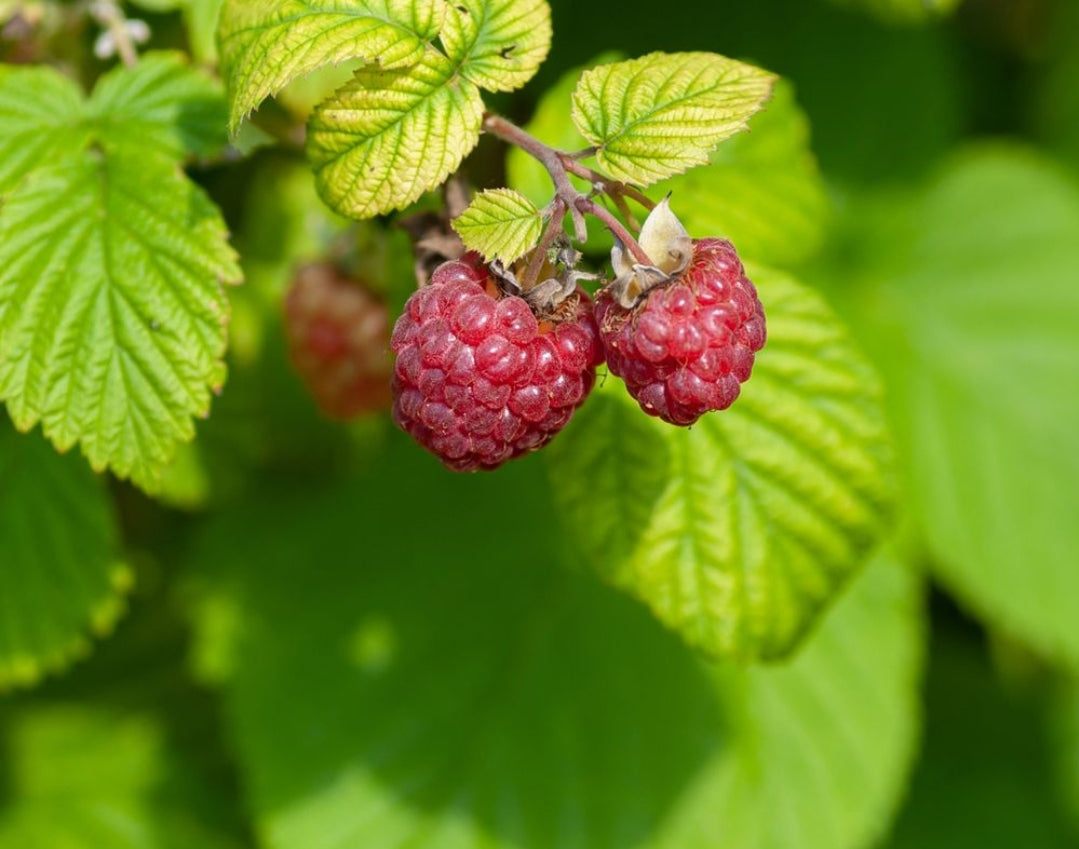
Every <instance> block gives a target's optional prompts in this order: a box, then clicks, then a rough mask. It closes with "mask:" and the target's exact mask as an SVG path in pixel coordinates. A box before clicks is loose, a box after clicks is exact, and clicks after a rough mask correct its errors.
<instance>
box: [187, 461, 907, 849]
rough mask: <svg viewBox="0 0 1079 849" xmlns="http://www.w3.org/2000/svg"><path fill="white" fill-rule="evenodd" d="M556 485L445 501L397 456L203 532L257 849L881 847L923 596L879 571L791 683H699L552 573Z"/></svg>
mask: <svg viewBox="0 0 1079 849" xmlns="http://www.w3.org/2000/svg"><path fill="white" fill-rule="evenodd" d="M537 472H538V468H537V466H536V464H534V463H530V462H528V461H525V462H524V463H522V464H521V465H519V466H517V467H515V468H507V469H505V470H504V471H503V472H500V473H499V475H497V476H487V477H483V478H475V477H468V478H463V479H462V478H458V477H451V476H448V475H445V474H444V473H443V472H442V471H441V470H440V469H437V468H436V467H435V465H434V464H433V463H430V462H429V460H428V458H425V457H422V456H420V455H419V454H418V452H416V451H415V448H414V446H412V445H410V444H407V443H405V441H404V440H399V441H397V442H396V444H395V446H394V448H393V449H392V451H391V454H390V455H389V456H387V457H386V458H385V459H384V463H383V464H382V466H381V467H380V468H379V469H378V470H376V472H375V473H374V474H373V475H372V476H371V477H370V478H369V479H364V480H360V481H356V482H355V483H354V484H351V485H349V486H347V487H344V488H338V489H333V490H329V491H326V490H323V491H321V492H296V491H295V487H291V488H289V487H288V486H285V487H280V488H278V487H263V489H262V490H261V497H260V499H259V500H257V501H255V500H252V501H250V502H248V503H247V504H246V505H244V506H243V507H242V508H241V509H240V510H239V511H237V512H233V513H231V514H230V515H228V516H222V517H220V519H219V520H218V521H217V522H216V523H215V524H214V525H213V526H211V527H209V528H208V530H207V532H206V534H205V536H204V537H203V538H202V540H201V543H200V545H199V546H197V553H196V554H195V556H196V557H197V558H198V561H199V563H200V568H202V569H203V572H204V574H205V575H206V576H207V580H216V581H217V582H218V585H219V588H218V590H217V592H219V593H221V592H223V593H225V595H226V597H228V598H229V599H231V601H230V602H229V603H227V604H225V603H222V604H217V605H214V606H213V609H214V611H216V612H215V613H214V614H213V615H212V616H211V619H212V623H211V625H210V628H211V629H212V631H213V634H214V635H215V636H216V638H217V639H219V640H224V641H225V642H226V643H229V642H231V643H232V647H231V650H223V648H224V647H222V646H218V654H217V656H218V657H225V658H230V659H229V660H228V661H226V662H225V664H224V668H225V669H226V670H227V671H226V682H227V683H226V697H227V701H228V705H229V710H228V712H227V716H228V717H229V720H230V722H231V723H232V731H233V736H234V739H236V741H237V743H238V753H239V757H240V762H241V764H242V770H243V773H244V775H245V776H246V779H247V783H248V787H249V788H250V799H251V802H252V805H253V810H254V814H255V820H256V827H257V830H258V833H259V835H260V837H261V840H262V842H263V845H265V846H267V847H269V849H346V847H354V846H378V847H380V849H402V848H403V847H406V846H420V845H422V846H424V847H427V848H428V849H450V847H464V846H467V847H473V846H476V847H479V846H483V847H486V849H511V848H512V849H516V847H522V846H527V847H529V849H556V847H557V849H562V847H567V846H587V847H589V849H623V847H627V846H633V847H637V849H774V847H779V846H798V847H799V849H856V847H863V846H865V845H866V844H867V843H868V842H869V841H870V840H871V839H872V838H873V837H875V836H878V835H879V834H880V832H881V831H882V829H883V825H884V822H885V821H886V819H887V817H888V816H889V815H890V812H891V811H892V810H893V808H894V806H895V804H896V801H897V798H898V796H899V793H900V792H901V789H902V785H903V778H904V774H905V772H906V769H907V766H908V764H909V759H910V755H911V752H912V743H913V739H914V736H915V726H916V716H917V709H916V692H915V680H916V677H917V674H918V673H917V670H918V666H919V662H920V649H919V645H920V627H919V617H918V614H917V612H916V593H915V586H914V582H913V581H912V579H911V576H910V575H909V574H907V573H905V572H904V571H902V570H900V569H899V568H897V567H895V566H894V565H892V564H888V563H883V562H882V563H879V564H877V566H876V567H875V568H874V569H873V570H871V571H870V573H869V574H868V575H867V576H866V577H865V578H864V579H863V580H861V581H859V582H858V584H857V586H855V587H854V588H853V590H852V591H851V593H850V594H848V596H847V597H846V598H844V599H843V600H842V602H841V603H840V604H839V605H838V607H837V609H836V610H835V612H834V613H833V614H832V615H831V616H830V617H829V618H828V619H827V620H826V621H825V622H824V623H823V625H822V627H821V629H820V630H819V632H818V633H817V635H816V636H815V638H814V639H813V640H812V641H811V642H810V643H808V644H807V646H806V648H805V650H804V651H803V652H802V653H800V654H799V655H798V657H797V658H796V659H795V660H794V661H793V662H792V663H791V664H790V665H788V666H784V667H776V668H748V669H746V668H737V667H703V666H701V665H700V664H698V663H697V662H696V660H695V658H694V657H693V656H692V655H691V653H689V652H687V651H686V650H685V648H684V647H683V646H682V645H680V644H679V642H678V641H677V640H675V639H674V638H673V637H672V636H671V635H669V634H667V633H666V632H665V631H664V630H663V629H662V628H659V627H658V626H657V625H656V623H655V622H654V621H653V620H652V618H651V617H649V616H648V615H647V613H646V612H645V611H643V610H642V609H641V608H640V607H639V606H638V605H636V604H634V603H632V602H631V601H630V600H628V599H626V598H625V597H624V596H622V595H621V594H619V593H616V592H613V591H611V590H610V589H608V588H605V587H603V586H602V585H600V584H599V583H598V582H596V581H595V580H594V579H593V578H591V577H590V576H589V575H588V574H587V573H583V572H578V571H576V570H573V571H571V570H563V569H560V568H559V553H558V551H557V550H556V549H555V548H554V547H553V543H554V542H555V541H556V540H557V534H554V533H551V532H550V530H549V528H548V524H547V522H548V520H547V519H546V518H545V516H546V515H547V513H548V511H549V505H548V504H547V503H546V499H545V498H544V497H543V486H542V478H541V477H537ZM376 481H377V482H378V484H377V488H376V484H375V482H376ZM477 505H491V506H493V505H502V506H503V507H505V508H506V510H507V511H509V510H510V509H512V511H513V515H514V516H517V517H530V519H531V517H536V522H537V523H538V524H533V523H532V521H516V520H511V521H503V520H502V518H501V517H494V516H493V514H485V518H482V519H481V518H480V515H479V514H477V512H476V510H477ZM483 509H486V508H483ZM481 513H482V510H481ZM486 516H490V517H491V518H490V520H488V519H487V518H486ZM267 527H274V528H277V529H280V532H279V533H276V534H274V538H273V539H272V540H271V539H269V538H268V537H267V535H266V534H265V528H267ZM421 527H422V533H418V532H417V530H418V529H419V528H421ZM358 540H359V541H362V544H361V545H359V546H357V541H358ZM391 567H392V568H391ZM312 570H314V573H317V575H318V580H312V577H311V576H312V574H313V572H312ZM224 585H227V586H229V589H227V590H226V589H224ZM222 610H227V611H228V613H227V614H225V615H224V616H221V615H219V614H220V613H221V611H222ZM237 617H239V621H237ZM222 621H228V622H230V623H231V624H229V625H227V626H222ZM200 630H201V628H200ZM297 693H303V698H296V694H297ZM793 835H796V836H797V837H796V838H795V837H792V836H793Z"/></svg>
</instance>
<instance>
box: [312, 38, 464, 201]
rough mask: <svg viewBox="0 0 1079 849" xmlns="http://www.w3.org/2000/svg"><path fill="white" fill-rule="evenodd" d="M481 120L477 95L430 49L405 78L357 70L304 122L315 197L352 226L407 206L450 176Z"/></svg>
mask: <svg viewBox="0 0 1079 849" xmlns="http://www.w3.org/2000/svg"><path fill="white" fill-rule="evenodd" d="M482 119H483V101H482V100H481V98H480V93H479V89H477V88H476V86H474V85H473V84H472V83H470V82H468V81H467V80H463V79H461V78H460V77H459V76H458V73H457V67H456V66H455V65H454V64H453V63H452V62H450V61H449V60H448V59H446V58H445V57H444V56H442V55H441V54H440V53H437V52H436V51H435V50H433V49H432V50H428V51H427V53H425V54H424V55H423V57H422V59H420V60H419V61H418V62H417V63H416V64H415V65H412V66H411V67H409V68H407V69H405V70H400V71H394V70H380V69H372V68H365V69H361V70H359V71H357V72H356V76H355V77H353V79H352V81H351V82H349V83H348V84H346V85H345V86H343V87H342V88H341V89H339V90H338V92H337V93H336V94H335V95H334V96H333V97H332V98H330V99H329V100H327V101H324V102H323V103H322V104H321V105H320V106H319V107H318V109H316V110H315V114H314V116H313V117H312V118H311V122H310V124H309V127H308V130H309V132H308V139H307V154H308V157H309V158H310V160H311V164H312V167H313V168H314V170H315V179H316V184H317V186H318V190H319V194H320V195H321V196H322V198H323V200H325V201H326V203H327V204H329V205H330V207H331V208H333V209H334V210H335V211H336V212H339V213H341V214H343V215H347V216H350V217H352V218H370V217H371V216H374V215H379V214H382V213H387V212H392V211H393V210H395V209H401V208H403V207H405V206H408V205H409V204H410V203H412V202H413V201H415V200H417V199H418V198H419V197H420V195H422V194H423V193H424V192H426V191H429V190H431V189H433V188H435V187H437V186H439V185H440V184H441V183H442V182H443V181H444V180H445V179H446V178H447V177H448V176H449V175H450V174H452V173H453V172H454V171H456V170H457V167H458V166H459V165H460V164H461V160H462V159H464V158H465V155H466V154H468V153H469V152H470V151H471V150H472V148H474V147H475V146H476V143H477V142H478V141H479V135H480V122H481V121H482Z"/></svg>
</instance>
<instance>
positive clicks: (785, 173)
mask: <svg viewBox="0 0 1079 849" xmlns="http://www.w3.org/2000/svg"><path fill="white" fill-rule="evenodd" d="M668 192H671V193H672V197H671V205H672V207H673V208H674V210H675V211H676V212H677V214H678V217H679V219H681V221H682V223H683V224H684V225H685V227H686V229H687V230H688V231H689V234H690V235H691V236H694V237H697V238H704V237H706V236H722V237H724V238H727V239H730V240H731V241H732V242H733V243H734V244H735V246H736V247H737V248H738V251H739V253H740V254H741V256H742V257H743V259H747V260H754V261H757V262H762V263H766V264H768V265H772V266H790V265H795V264H797V263H799V262H802V261H804V260H805V259H807V258H808V257H810V256H812V255H813V254H815V253H816V252H817V250H818V249H819V248H820V246H821V243H822V242H823V239H824V233H825V228H826V226H827V223H828V219H829V217H830V212H831V208H830V204H829V201H828V195H827V192H826V191H825V187H824V180H823V179H822V178H821V174H820V171H819V170H818V169H817V163H816V161H815V159H814V158H813V155H812V153H811V152H810V146H809V122H808V120H807V119H806V116H805V113H804V112H803V111H802V110H801V109H800V108H799V107H798V104H797V103H796V101H795V99H794V90H793V88H792V86H791V85H790V84H789V83H788V82H787V81H786V80H779V81H778V83H777V85H776V89H775V95H774V96H773V98H772V100H771V102H769V104H768V108H767V109H765V110H764V111H763V112H761V113H759V114H757V115H755V116H754V117H753V118H752V119H751V120H750V122H749V132H748V133H742V134H741V135H739V136H736V137H735V138H732V139H731V140H730V141H729V142H728V143H727V144H724V145H721V146H720V147H719V148H718V150H716V152H715V153H714V154H712V157H711V159H710V161H709V163H708V165H704V166H702V167H700V168H694V169H693V170H691V171H689V172H688V173H686V174H684V175H682V176H679V177H675V178H674V179H672V180H669V181H667V182H665V183H662V184H660V185H659V186H657V187H656V189H655V194H656V196H661V195H664V194H666V193H668Z"/></svg>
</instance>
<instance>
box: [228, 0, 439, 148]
mask: <svg viewBox="0 0 1079 849" xmlns="http://www.w3.org/2000/svg"><path fill="white" fill-rule="evenodd" d="M443 7H444V4H443V3H442V2H441V0H419V2H413V0H321V2H319V0H285V2H270V0H225V3H224V6H223V7H222V9H221V19H220V24H219V30H218V39H219V44H220V49H221V72H222V76H223V77H224V78H225V81H226V83H227V86H228V92H229V104H230V111H229V116H230V117H229V124H230V127H231V128H232V130H233V131H235V129H236V127H237V125H238V124H239V123H240V121H241V120H243V118H244V116H246V115H247V114H248V113H249V112H250V111H251V110H252V109H254V108H255V107H256V106H258V105H259V104H260V103H261V102H262V101H263V100H265V99H266V98H267V97H269V96H270V95H272V94H275V93H276V92H278V91H280V90H281V89H282V88H283V87H284V86H285V85H286V84H287V83H289V82H290V81H292V80H294V79H296V78H297V77H300V76H303V75H304V74H307V73H309V72H311V71H315V70H317V69H319V68H321V67H323V66H324V65H336V64H338V63H340V62H344V61H345V60H347V59H365V60H367V61H369V62H377V63H378V64H379V66H380V67H381V68H383V69H388V68H398V67H406V66H408V65H411V64H413V63H415V62H419V61H421V60H422V57H423V55H424V53H425V52H426V50H427V49H428V48H427V42H428V41H429V40H430V39H432V38H434V37H435V36H436V35H437V34H438V32H439V29H440V27H441V24H442V13H443Z"/></svg>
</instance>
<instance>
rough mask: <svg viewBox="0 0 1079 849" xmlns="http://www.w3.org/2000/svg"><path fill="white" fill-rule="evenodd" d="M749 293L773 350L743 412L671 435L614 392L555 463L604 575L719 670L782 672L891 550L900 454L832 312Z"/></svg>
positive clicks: (782, 291)
mask: <svg viewBox="0 0 1079 849" xmlns="http://www.w3.org/2000/svg"><path fill="white" fill-rule="evenodd" d="M751 277H752V279H753V280H754V281H755V283H756V284H757V286H758V289H759V292H760V297H761V301H762V302H763V303H764V307H765V313H766V315H767V320H768V343H767V345H766V346H765V348H764V350H763V351H762V352H761V353H760V354H758V358H757V364H756V366H755V367H754V370H753V375H752V377H751V378H750V379H749V381H748V382H747V383H746V384H745V385H744V386H743V387H742V395H741V397H740V398H739V400H738V401H737V402H736V403H735V404H734V406H732V407H731V408H730V409H729V410H726V411H724V412H720V413H712V414H710V415H707V416H705V417H704V418H703V419H701V421H700V422H699V423H698V424H696V425H695V426H694V427H692V428H689V429H686V428H678V427H673V426H671V425H667V424H664V423H662V422H660V421H658V420H654V419H650V418H648V417H646V416H645V415H644V413H642V412H641V411H640V409H639V408H638V407H637V405H636V403H635V402H634V401H632V400H631V399H630V398H629V396H628V395H627V394H626V392H625V389H624V387H623V385H622V383H621V382H620V381H617V380H616V379H614V378H608V379H607V381H606V383H605V384H604V385H603V386H602V387H601V388H599V389H597V390H596V391H595V392H594V393H593V395H592V398H591V399H590V400H589V403H588V405H586V406H585V407H584V408H583V409H582V410H581V411H580V412H579V413H578V414H577V415H576V416H575V418H574V422H573V423H572V424H571V425H570V428H568V429H567V430H568V432H567V433H566V434H565V435H564V437H563V438H562V439H559V440H558V441H557V443H555V444H554V445H552V446H551V448H550V449H548V451H547V452H545V453H546V455H547V457H548V458H549V460H550V462H551V464H552V474H553V477H554V479H555V480H556V481H557V485H556V487H555V493H556V501H557V503H558V504H559V506H560V508H561V511H562V514H563V516H564V517H565V521H566V523H567V525H568V526H569V527H570V529H571V530H572V531H574V532H575V536H576V541H577V543H578V544H579V545H580V546H581V548H582V550H583V551H584V552H585V553H586V555H587V556H588V557H589V559H590V560H591V562H592V564H593V565H594V566H595V568H596V569H597V570H598V571H599V572H600V574H601V575H603V576H604V577H605V578H606V579H607V580H608V581H610V582H612V583H614V584H615V585H616V586H619V587H621V588H623V589H625V590H626V591H628V592H630V593H631V594H632V595H634V596H636V597H637V598H639V599H641V600H642V601H644V602H645V603H646V604H648V605H649V607H651V608H652V610H653V611H654V613H655V614H656V616H657V617H658V618H659V619H660V620H661V621H663V622H664V623H665V624H666V625H668V626H669V627H670V628H672V629H674V630H675V631H677V632H678V633H679V634H680V635H681V636H682V638H683V639H685V640H686V642H687V643H689V644H690V645H692V646H694V647H695V648H698V649H700V650H701V651H703V652H705V653H706V654H709V655H713V656H733V657H739V658H762V659H775V658H778V657H782V656H784V655H786V654H788V653H789V652H790V651H791V650H792V649H793V648H794V647H795V646H796V645H797V644H798V642H799V641H800V640H801V639H802V638H803V637H804V636H805V634H806V632H807V631H808V629H809V628H810V627H811V626H812V625H813V623H814V622H815V621H816V620H817V618H818V617H819V616H820V614H821V612H822V611H823V610H824V608H825V607H826V606H827V605H828V604H829V603H830V602H831V601H832V600H833V599H834V598H835V596H836V594H837V593H838V592H839V590H840V589H841V587H842V586H843V585H844V584H845V583H846V581H847V580H848V579H849V578H850V576H851V575H852V574H853V573H854V571H855V570H856V569H857V568H858V567H860V566H861V565H862V563H863V561H864V558H865V556H866V554H867V553H868V551H869V550H870V549H871V548H872V547H873V545H874V544H875V543H876V542H877V540H878V539H879V537H880V534H881V533H882V531H883V529H884V525H885V522H886V518H887V515H888V512H889V506H890V499H891V495H892V487H891V484H892V479H891V476H892V470H891V451H890V442H889V440H888V437H887V434H886V431H885V427H884V415H883V410H882V408H881V403H882V402H881V397H880V386H879V383H878V380H877V378H876V376H875V375H874V373H873V371H872V369H871V368H870V367H869V366H868V364H867V363H866V362H865V360H864V359H863V357H862V355H861V354H860V353H859V351H858V349H857V348H856V347H855V346H854V344H853V343H852V342H851V340H850V339H849V337H848V335H847V332H846V330H845V328H844V327H843V325H842V324H841V323H840V322H839V320H838V319H837V318H836V317H835V316H834V314H833V313H832V312H831V310H829V309H828V307H827V306H826V305H825V304H824V302H823V301H822V300H821V299H820V298H819V297H817V296H816V295H814V294H813V293H812V292H811V291H810V290H808V289H805V288H804V287H802V286H800V285H798V284H797V283H795V282H794V281H793V280H791V279H790V278H789V277H786V276H784V275H782V274H779V273H777V272H773V271H765V270H764V269H757V270H754V271H753V272H752V273H751ZM622 434H625V437H624V438H623V436H622Z"/></svg>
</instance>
